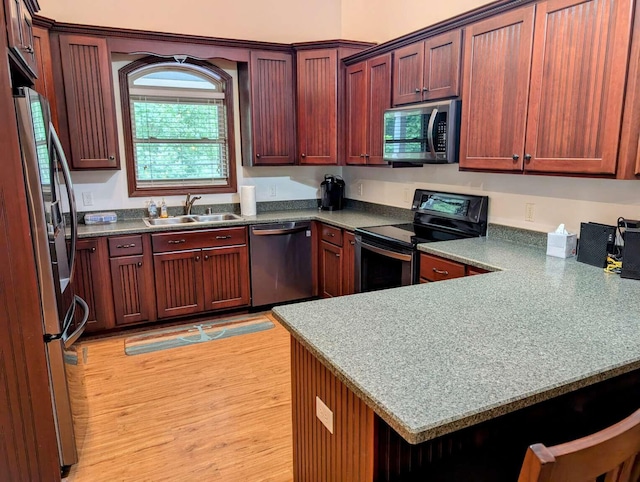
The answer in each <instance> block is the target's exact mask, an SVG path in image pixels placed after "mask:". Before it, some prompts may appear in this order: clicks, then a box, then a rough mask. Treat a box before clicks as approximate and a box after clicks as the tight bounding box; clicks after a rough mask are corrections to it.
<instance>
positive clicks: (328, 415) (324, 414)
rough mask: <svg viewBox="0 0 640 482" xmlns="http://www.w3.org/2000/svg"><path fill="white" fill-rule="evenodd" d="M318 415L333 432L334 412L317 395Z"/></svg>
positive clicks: (323, 423)
mask: <svg viewBox="0 0 640 482" xmlns="http://www.w3.org/2000/svg"><path fill="white" fill-rule="evenodd" d="M316 417H318V419H319V420H320V421H321V422H322V425H324V426H325V427H327V430H328V431H329V432H331V433H332V434H333V412H332V411H331V410H330V409H329V407H327V406H326V405H325V404H324V402H323V401H322V400H320V397H316Z"/></svg>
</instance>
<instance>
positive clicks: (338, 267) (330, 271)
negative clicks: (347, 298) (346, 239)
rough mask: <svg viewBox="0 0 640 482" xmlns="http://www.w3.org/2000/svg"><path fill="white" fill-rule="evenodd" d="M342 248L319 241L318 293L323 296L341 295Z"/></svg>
mask: <svg viewBox="0 0 640 482" xmlns="http://www.w3.org/2000/svg"><path fill="white" fill-rule="evenodd" d="M343 276H344V275H343V269H342V248H341V247H339V246H335V245H333V244H330V243H327V242H326V241H321V242H320V294H321V296H323V297H324V298H330V297H332V296H342V293H343V291H342V284H343Z"/></svg>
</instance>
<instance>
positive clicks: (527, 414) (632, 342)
mask: <svg viewBox="0 0 640 482" xmlns="http://www.w3.org/2000/svg"><path fill="white" fill-rule="evenodd" d="M420 249H421V251H424V252H427V253H430V254H434V255H437V256H440V257H444V258H448V259H450V260H453V261H457V262H462V263H465V264H467V265H471V266H476V267H478V268H482V269H485V270H490V271H495V272H492V273H488V274H484V275H481V276H472V277H465V278H459V279H454V280H449V281H446V282H439V283H429V284H426V285H414V286H409V287H403V288H397V289H393V290H386V291H377V292H372V293H364V294H359V295H354V296H348V297H341V298H333V299H328V300H320V301H312V302H308V303H301V304H296V305H289V306H281V307H277V308H275V309H274V314H275V316H276V317H277V318H278V319H279V320H280V321H281V322H282V323H283V324H284V326H285V327H287V329H288V330H289V331H290V332H291V335H292V387H293V388H292V390H293V417H294V473H295V474H296V480H297V481H307V480H316V479H317V477H318V474H319V477H320V480H335V481H340V480H349V481H353V482H355V481H372V480H376V481H378V480H385V481H386V480H515V479H516V478H517V473H518V470H519V466H520V464H521V463H522V457H523V455H524V449H525V448H526V446H527V445H528V444H530V443H535V442H545V443H556V442H559V441H562V440H565V441H566V440H570V439H572V438H574V435H575V434H580V435H584V434H585V433H589V431H592V430H594V429H596V428H598V427H597V424H598V423H600V424H609V423H613V422H614V421H617V420H619V419H622V418H623V417H624V416H626V415H628V414H629V413H630V412H631V411H633V409H636V408H637V406H638V405H639V404H640V391H639V388H638V387H639V385H640V383H639V382H638V380H639V375H638V368H640V298H639V297H638V289H639V288H640V286H639V285H638V283H637V281H633V280H624V279H620V278H619V277H618V276H616V275H609V274H605V273H604V272H603V271H602V270H601V269H599V268H595V267H592V266H588V265H585V264H581V263H578V262H577V261H576V260H575V259H569V260H564V259H557V258H551V257H547V256H545V253H544V250H543V249H541V248H534V247H527V246H522V245H518V244H515V243H512V242H507V241H503V240H500V239H497V238H495V239H494V237H491V231H490V233H489V238H488V239H467V240H458V241H447V242H441V243H433V244H428V245H421V246H420ZM605 399H606V400H605ZM627 411H628V412H627ZM316 413H318V414H319V415H318V416H316ZM594 415H597V416H595V417H594ZM320 418H322V419H323V422H321V421H320ZM594 418H595V419H598V420H597V421H595V420H594ZM592 422H593V423H592ZM323 424H324V426H323ZM465 470H467V472H465ZM470 476H473V477H475V478H469V477H470ZM412 477H420V478H419V479H416V478H412Z"/></svg>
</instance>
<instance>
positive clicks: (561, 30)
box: [525, 0, 632, 174]
mask: <svg viewBox="0 0 640 482" xmlns="http://www.w3.org/2000/svg"><path fill="white" fill-rule="evenodd" d="M631 16H632V1H631V0H590V1H583V0H550V1H547V2H542V3H539V4H538V7H537V11H536V24H535V38H534V48H533V60H532V67H531V95H530V97H529V118H528V124H527V136H526V139H527V143H526V149H525V153H526V156H525V170H527V171H545V172H562V173H583V174H614V173H615V172H616V163H617V154H618V144H619V136H620V125H621V121H622V109H623V99H624V87H625V79H626V69H627V60H628V57H627V56H628V51H629V40H630V36H631Z"/></svg>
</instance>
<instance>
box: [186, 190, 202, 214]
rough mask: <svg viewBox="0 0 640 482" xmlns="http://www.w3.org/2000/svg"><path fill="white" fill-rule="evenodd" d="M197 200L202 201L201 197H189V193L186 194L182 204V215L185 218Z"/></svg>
mask: <svg viewBox="0 0 640 482" xmlns="http://www.w3.org/2000/svg"><path fill="white" fill-rule="evenodd" d="M198 199H202V196H193V197H191V193H187V199H186V201H185V202H184V214H185V215H186V216H188V215H189V214H191V208H192V207H193V203H195V202H196V201H197V200H198Z"/></svg>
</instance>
